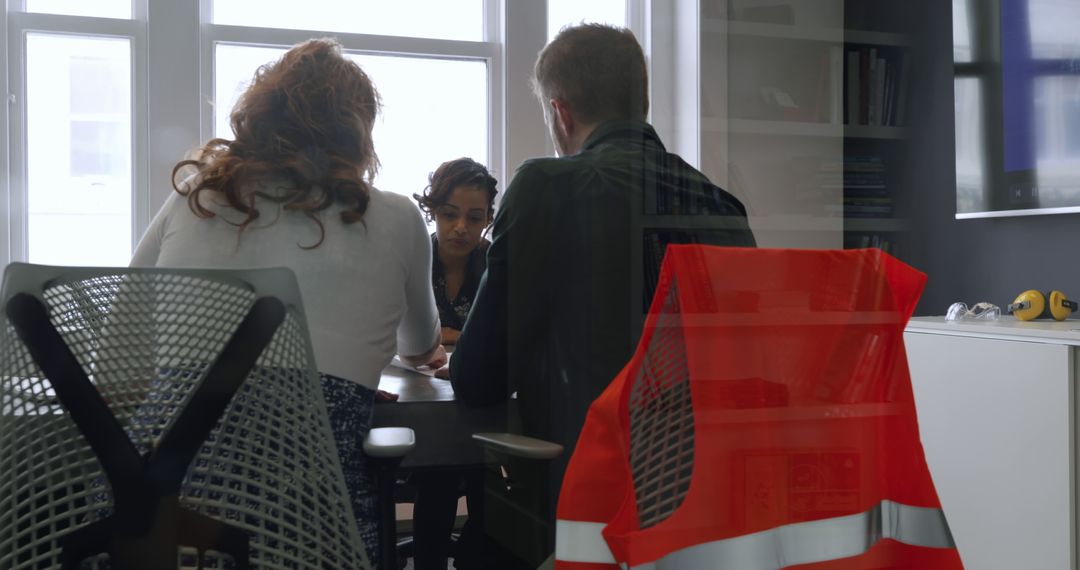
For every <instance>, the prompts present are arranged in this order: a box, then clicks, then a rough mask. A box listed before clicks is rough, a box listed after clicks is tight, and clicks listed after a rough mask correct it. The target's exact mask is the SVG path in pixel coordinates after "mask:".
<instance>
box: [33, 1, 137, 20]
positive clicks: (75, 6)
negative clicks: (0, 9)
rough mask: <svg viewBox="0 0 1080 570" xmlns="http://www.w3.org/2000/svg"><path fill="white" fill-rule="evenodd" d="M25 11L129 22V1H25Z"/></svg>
mask: <svg viewBox="0 0 1080 570" xmlns="http://www.w3.org/2000/svg"><path fill="white" fill-rule="evenodd" d="M26 11H27V12H37V13H40V14H63V15H65V16H93V17H97V18H120V19H123V20H129V19H131V0H26Z"/></svg>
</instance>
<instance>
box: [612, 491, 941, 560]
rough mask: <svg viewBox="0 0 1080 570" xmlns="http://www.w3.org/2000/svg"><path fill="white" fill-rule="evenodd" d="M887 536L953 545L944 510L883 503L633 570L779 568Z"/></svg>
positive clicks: (835, 555)
mask: <svg viewBox="0 0 1080 570" xmlns="http://www.w3.org/2000/svg"><path fill="white" fill-rule="evenodd" d="M883 538H891V539H893V540H896V541H899V542H903V543H905V544H910V545H913V546H925V547H929V548H954V547H955V544H954V543H953V539H952V534H951V533H950V532H949V525H948V523H946V522H945V514H944V513H942V512H941V509H931V508H926V507H912V506H909V505H904V504H901V503H896V502H893V501H888V500H886V501H882V502H881V503H879V504H878V505H876V506H875V507H874V508H872V509H870V510H868V511H865V512H862V513H857V514H854V515H848V516H843V517H837V518H832V519H823V520H817V521H808V522H803V523H794V524H789V525H784V526H780V527H776V528H773V529H769V530H765V531H761V532H756V533H754V534H747V535H743V536H737V537H734V538H727V539H724V540H717V541H714V542H706V543H703V544H698V545H695V546H691V547H688V548H684V549H682V550H679V551H677V552H672V553H671V554H668V555H666V556H664V557H663V558H661V559H660V560H657V561H656V562H653V563H651V564H641V565H638V566H634V567H633V568H632V570H675V569H678V570H699V569H700V570H706V569H707V570H714V569H716V568H739V569H740V570H778V569H780V568H785V567H787V566H794V565H796V564H811V563H814V562H824V561H827V560H837V559H840V558H848V557H850V556H856V555H859V554H862V553H864V552H866V551H867V550H869V549H870V547H871V546H873V545H874V544H875V543H876V542H877V541H879V540H881V539H883Z"/></svg>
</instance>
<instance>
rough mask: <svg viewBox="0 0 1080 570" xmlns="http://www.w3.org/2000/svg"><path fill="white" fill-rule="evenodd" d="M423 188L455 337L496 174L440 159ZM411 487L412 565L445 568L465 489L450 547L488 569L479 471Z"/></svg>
mask: <svg viewBox="0 0 1080 570" xmlns="http://www.w3.org/2000/svg"><path fill="white" fill-rule="evenodd" d="M428 182H429V185H428V187H427V188H425V189H424V193H423V195H419V194H414V195H413V198H415V199H416V201H417V203H419V205H420V209H421V210H423V211H424V213H426V214H427V216H428V221H431V220H434V221H435V233H434V234H432V235H431V245H432V250H433V252H434V255H433V256H432V258H431V267H432V269H431V279H432V285H433V286H434V291H435V302H436V304H437V305H438V307H439V318H440V320H441V321H442V325H443V328H442V338H443V342H445V343H447V344H452V343H454V342H456V341H457V337H458V335H459V334H460V332H461V328H462V327H463V326H464V325H465V319H466V318H467V317H468V315H469V308H470V307H471V306H472V301H473V298H474V297H475V296H476V289H477V288H478V287H479V286H480V277H481V276H482V275H483V274H484V269H485V268H486V267H487V262H486V257H485V256H486V253H487V246H488V244H489V242H488V241H487V240H486V239H484V235H483V234H484V233H485V230H486V229H487V228H488V227H490V226H491V222H492V220H494V219H495V195H496V193H497V192H498V191H497V190H496V188H495V187H496V184H497V181H496V180H495V178H494V177H493V176H491V174H490V173H489V172H488V170H487V168H484V166H483V165H482V164H480V163H478V162H476V161H474V160H472V159H469V158H459V159H457V160H451V161H449V162H444V163H443V164H441V165H440V166H439V168H437V169H436V170H435V172H433V173H432V174H431V176H430V178H429V179H428ZM409 482H410V484H412V486H413V487H414V488H415V489H416V499H415V503H414V505H415V508H414V511H413V541H414V547H415V548H414V551H415V555H414V558H413V562H414V565H415V568H416V570H435V569H437V570H444V569H445V568H446V561H447V557H448V556H450V555H451V549H450V532H451V531H452V530H453V526H454V519H455V515H456V513H457V503H458V497H459V496H461V494H462V492H463V491H464V493H465V495H466V497H467V500H468V509H469V520H468V522H467V523H466V524H465V528H464V530H463V531H462V534H461V539H460V540H459V541H458V544H457V548H456V549H455V551H454V552H453V555H454V558H455V560H454V565H455V567H457V568H458V569H459V570H464V569H466V568H469V569H473V568H490V567H492V566H491V563H490V562H488V561H483V560H482V558H483V557H484V555H485V553H484V552H482V550H483V546H482V545H481V544H482V533H483V528H484V527H483V522H482V521H481V520H480V517H481V515H482V511H483V507H482V506H481V504H480V499H481V497H482V495H483V471H482V470H479V469H477V470H461V471H458V470H453V471H451V470H439V471H427V472H423V471H419V472H415V473H413V474H412V476H411V477H410V478H409Z"/></svg>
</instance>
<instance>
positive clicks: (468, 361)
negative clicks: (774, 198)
mask: <svg viewBox="0 0 1080 570" xmlns="http://www.w3.org/2000/svg"><path fill="white" fill-rule="evenodd" d="M634 202H636V203H637V204H638V207H637V208H633V207H632V205H633V204H634ZM658 205H659V210H658ZM675 208H681V209H682V210H683V211H685V212H690V211H693V212H697V214H693V215H692V214H689V213H687V214H685V215H682V216H679V218H678V219H677V220H674V221H676V222H687V225H693V226H694V227H696V228H699V229H701V228H710V227H711V228H713V229H712V230H709V231H695V232H694V233H696V234H697V235H696V236H695V239H683V240H678V239H676V240H675V241H698V242H701V243H712V244H716V245H732V246H748V247H752V246H754V245H755V242H754V237H753V235H752V234H751V232H750V229H749V227H748V226H747V223H746V211H745V209H744V208H743V206H742V204H741V203H739V201H738V200H737V199H735V198H734V197H733V196H731V195H730V194H728V193H727V192H725V191H724V190H722V189H720V188H718V187H716V186H714V185H713V184H712V183H710V182H709V181H708V179H707V178H705V176H704V175H703V174H701V173H700V172H698V171H697V170H695V169H694V168H692V167H691V166H690V165H688V164H687V163H686V162H684V161H683V160H682V159H681V158H679V157H678V156H676V155H674V154H670V153H668V152H667V151H666V150H665V149H664V145H663V143H661V142H660V139H659V137H658V136H657V135H656V132H655V131H654V130H653V129H652V127H650V126H649V125H648V124H645V123H642V122H612V123H605V124H603V125H601V126H600V127H598V128H597V129H596V130H595V131H594V132H593V133H592V135H590V136H589V138H588V140H587V141H586V142H585V144H584V145H583V148H582V150H581V151H580V152H579V153H578V154H575V155H573V156H568V157H564V158H543V159H534V160H529V161H527V162H525V163H524V164H522V166H521V168H519V169H518V171H517V173H516V175H515V176H514V179H513V182H511V184H510V186H509V188H508V189H507V190H506V194H505V196H504V197H503V200H502V204H501V206H500V207H499V211H498V213H497V215H496V216H495V225H494V230H493V234H492V243H491V246H490V247H489V248H488V254H487V256H488V257H487V271H486V273H485V274H484V277H483V278H482V279H481V281H480V288H479V290H478V292H477V294H476V300H475V301H474V303H473V307H472V310H471V312H470V313H469V318H468V320H467V321H466V323H465V328H464V330H463V332H462V335H461V338H460V340H459V342H458V345H457V347H456V349H455V351H454V355H453V358H452V359H451V367H450V378H451V381H452V382H453V386H454V391H455V393H456V394H457V397H458V399H460V400H462V401H464V402H465V403H466V404H469V405H486V404H493V403H496V402H502V401H505V400H506V398H507V396H508V394H511V393H513V392H517V394H518V407H519V409H520V413H521V420H522V422H523V424H522V426H521V427H522V430H523V431H524V433H525V434H527V435H532V436H535V437H540V438H544V439H548V440H552V441H555V442H558V443H561V444H563V445H564V446H566V448H567V449H566V453H565V454H564V455H563V457H562V461H560V462H558V463H562V464H564V463H565V461H566V460H567V459H568V458H569V457H570V453H571V452H572V451H573V445H574V443H575V442H576V441H577V436H578V433H579V432H580V431H581V426H582V424H583V423H584V420H585V413H586V411H587V410H588V408H589V405H590V404H591V403H592V401H593V400H594V399H595V398H596V397H597V396H598V395H599V394H600V392H601V391H603V389H604V388H605V387H606V386H607V384H608V383H609V382H610V381H611V379H612V378H614V377H615V375H616V374H617V373H618V372H619V370H620V369H621V368H622V367H623V366H624V365H625V364H626V362H627V361H628V360H629V359H630V356H631V355H632V354H633V352H634V348H635V345H636V342H637V340H638V338H639V336H640V335H641V331H640V330H639V328H638V327H639V326H640V323H641V322H642V314H643V313H644V312H645V311H646V309H645V306H644V304H643V302H642V298H641V296H640V295H641V293H638V295H639V296H638V297H637V298H633V294H632V291H633V287H632V282H633V280H634V279H638V280H646V281H647V278H646V277H645V275H646V274H647V273H648V271H650V270H651V269H650V268H649V267H644V268H642V267H641V265H642V260H641V259H638V261H637V264H636V265H637V266H638V273H642V275H633V274H632V271H631V268H632V266H633V265H635V264H634V263H633V261H634V260H633V259H632V256H633V252H634V248H633V247H632V246H633V244H634V242H635V240H636V242H637V244H638V247H637V252H638V255H643V256H646V257H647V253H644V254H643V253H642V252H643V251H645V252H648V250H649V247H648V245H647V244H646V245H645V247H642V243H643V240H646V241H647V239H646V238H644V237H643V235H642V234H643V231H642V224H649V223H651V221H655V220H657V217H656V216H654V215H650V214H649V213H655V212H657V211H661V212H663V211H665V210H666V211H668V212H672V213H674V212H673V210H675ZM635 212H638V213H635ZM668 221H672V218H671V217H670V216H667V217H666V221H665V223H666V222H668ZM673 225H679V223H676V224H673ZM646 231H647V230H646ZM668 237H670V236H668ZM656 257H657V259H655V260H652V261H651V263H654V264H655V263H658V261H659V259H658V257H659V256H656ZM646 265H648V264H646ZM654 269H655V268H653V269H652V270H654ZM646 288H647V287H646ZM646 294H648V295H650V296H651V291H646ZM635 312H636V317H635Z"/></svg>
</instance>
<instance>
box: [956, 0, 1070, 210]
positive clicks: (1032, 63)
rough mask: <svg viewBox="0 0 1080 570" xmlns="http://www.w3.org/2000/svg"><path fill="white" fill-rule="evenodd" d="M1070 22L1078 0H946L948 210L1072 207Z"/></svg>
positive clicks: (1055, 208)
mask: <svg viewBox="0 0 1080 570" xmlns="http://www.w3.org/2000/svg"><path fill="white" fill-rule="evenodd" d="M1077 30H1080V1H1077V0H953V61H954V69H955V76H956V79H955V109H956V217H958V218H974V217H990V216H1015V215H1029V214H1053V213H1070V212H1080V32H1078V31H1077Z"/></svg>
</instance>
